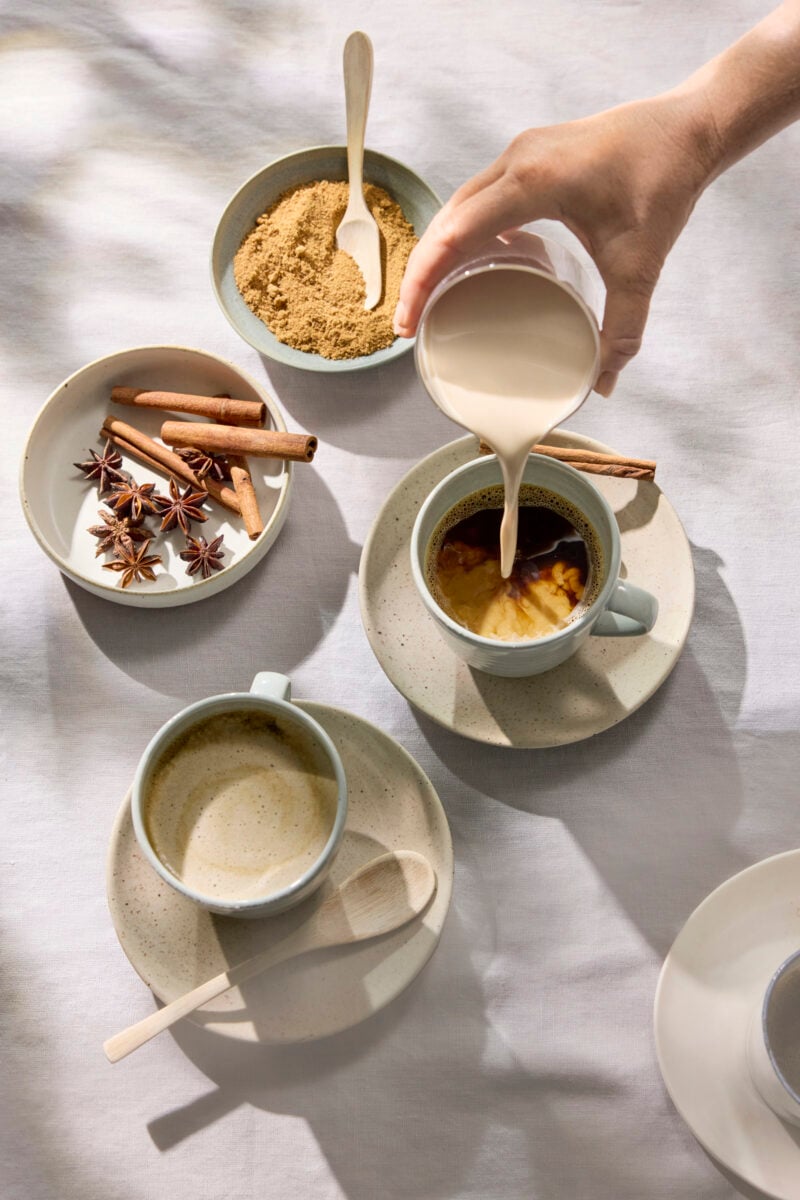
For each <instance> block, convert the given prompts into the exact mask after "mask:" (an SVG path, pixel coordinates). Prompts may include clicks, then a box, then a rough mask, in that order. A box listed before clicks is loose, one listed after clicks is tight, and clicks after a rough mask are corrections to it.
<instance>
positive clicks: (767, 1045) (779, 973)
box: [761, 949, 800, 1108]
mask: <svg viewBox="0 0 800 1200" xmlns="http://www.w3.org/2000/svg"><path fill="white" fill-rule="evenodd" d="M799 960H800V949H798V950H795V951H794V953H793V954H790V955H789V957H788V958H785V959H784V960H783V962H782V963H781V964H780V966H778V967H776V969H775V970H774V971H773V973H772V976H771V978H770V981H769V983H768V984H767V986H766V989H765V991H764V999H763V1001H762V1004H761V1036H762V1038H763V1041H764V1049H765V1050H766V1052H767V1057H768V1058H769V1061H770V1063H771V1064H772V1069H773V1070H774V1072H775V1075H776V1077H777V1079H778V1082H779V1083H780V1084H781V1086H782V1087H783V1089H784V1091H785V1092H786V1094H787V1096H788V1097H789V1099H790V1100H792V1101H793V1102H794V1103H795V1104H796V1105H797V1106H798V1108H800V1093H798V1092H797V1091H796V1090H795V1089H794V1088H793V1087H792V1085H791V1084H790V1083H789V1081H788V1080H787V1078H786V1076H785V1075H784V1073H783V1071H782V1070H781V1068H780V1067H779V1066H778V1063H777V1060H776V1058H775V1054H774V1051H773V1049H772V1043H771V1041H770V1038H769V1033H768V1031H767V1010H768V1008H769V1004H770V1000H771V999H772V993H773V991H774V990H775V986H776V984H777V983H778V981H779V980H780V979H781V978H782V977H783V975H784V974H785V973H786V972H787V971H788V970H790V969H791V968H792V967H793V966H794V965H795V964H796V963H797V962H798V961H799Z"/></svg>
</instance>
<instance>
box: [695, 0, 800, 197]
mask: <svg viewBox="0 0 800 1200" xmlns="http://www.w3.org/2000/svg"><path fill="white" fill-rule="evenodd" d="M671 94H672V95H673V96H675V98H676V99H678V98H680V99H681V100H682V101H687V102H688V103H689V104H690V105H691V106H692V108H693V109H694V112H695V117H696V133H697V140H698V148H699V152H700V153H701V155H702V157H703V158H704V159H705V160H706V162H707V164H708V180H707V182H711V180H712V179H715V178H716V177H717V176H718V175H721V174H722V172H723V171H725V170H727V168H728V167H730V166H732V164H733V163H735V162H737V161H738V160H739V159H740V158H743V157H744V156H745V155H746V154H749V153H750V151H751V150H755V149H756V147H757V146H760V145H761V143H762V142H765V141H766V140H767V139H768V138H770V137H772V136H773V134H776V133H778V132H780V130H781V129H784V128H785V127H786V126H787V125H790V124H791V123H792V122H793V121H795V120H797V119H798V118H800V0H785V3H784V4H782V5H780V7H779V8H776V9H775V10H774V11H773V12H771V13H770V14H769V15H768V16H767V17H765V18H764V20H763V21H761V22H760V23H759V24H758V25H756V26H755V28H754V29H752V30H750V32H749V33H747V34H745V36H744V37H742V38H740V39H739V41H738V42H735V43H734V44H733V45H732V46H730V47H729V48H728V49H727V50H725V51H724V52H723V53H722V54H720V55H718V56H717V57H716V58H714V59H712V60H711V61H710V62H708V63H706V65H705V66H703V67H701V68H700V70H699V71H696V72H695V74H694V75H692V76H690V78H689V79H687V80H686V81H685V83H683V84H681V85H680V86H679V87H678V88H676V89H675V90H674V92H673V93H671Z"/></svg>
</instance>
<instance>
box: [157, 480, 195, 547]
mask: <svg viewBox="0 0 800 1200" xmlns="http://www.w3.org/2000/svg"><path fill="white" fill-rule="evenodd" d="M192 486H193V485H192V484H191V483H189V484H187V485H186V490H185V491H184V493H183V495H181V489H180V484H179V483H178V481H177V479H170V481H169V496H158V497H156V504H157V505H158V509H159V512H160V513H161V516H162V518H163V519H162V521H161V532H162V533H166V532H167V531H168V530H169V529H174V528H175V526H176V525H178V526H180V528H181V529H182V530H183V532H184V534H185V535H186V537H188V536H189V532H190V530H191V527H192V521H207V520H208V514H207V513H204V512H201V511H200V508H199V507H198V505H200V504H202V503H203V501H204V500H206V499H207V498H208V492H195V491H192Z"/></svg>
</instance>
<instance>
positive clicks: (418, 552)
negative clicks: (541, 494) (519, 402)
mask: <svg viewBox="0 0 800 1200" xmlns="http://www.w3.org/2000/svg"><path fill="white" fill-rule="evenodd" d="M531 459H535V460H538V462H537V465H541V464H546V466H545V467H544V470H546V471H547V470H553V471H555V473H556V474H559V473H560V472H564V473H566V474H567V475H571V476H577V477H578V479H579V480H580V482H581V485H586V486H588V487H590V488H592V493H593V498H596V500H597V501H598V502H599V504H600V508H601V510H602V511H603V515H604V516H605V517H606V519H607V520H608V522H609V527H610V528H611V529H613V527H614V525H615V524H616V517H615V516H614V513H613V510H612V508H611V505H610V504H609V503H608V501H607V500H606V498H605V496H604V495H603V494H602V493H601V492H600V491H599V490H598V489H597V488H596V487H594V485H593V484H592V483H591V482H590V481H589V480H587V479H586V478H585V477H584V476H582V475H581V473H580V471H576V470H575V468H574V467H571V466H570V465H569V464H568V463H562V462H559V461H558V460H556V459H552V458H548V457H547V456H546V455H544V454H538V455H537V454H536V453H535V452H533V451H532V452H531V454H530V455H529V457H528V462H527V463H526V466H525V471H526V472H527V470H528V468H529V466H530V462H531ZM497 461H498V459H497V455H496V454H483V455H481V456H480V458H474V459H470V461H469V462H466V463H462V464H461V466H460V467H456V468H455V469H454V470H452V471H450V472H449V474H447V475H445V477H444V479H440V480H439V482H438V483H437V484H436V486H435V487H434V488H432V489H431V491H430V492H429V493H428V495H427V496H426V498H425V500H424V502H423V503H422V505H421V507H420V509H419V512H418V513H417V516H416V520H415V521H414V526H413V529H412V531H411V574H412V577H413V579H414V583H415V584H416V587H417V591H418V592H419V594H420V597H421V598H422V601H423V603H424V604H425V607H426V608H427V609H428V611H429V612H430V613H431V614H432V615H433V616H435V617H436V619H437V620H438V621H441V622H442V624H443V625H445V626H446V627H447V628H448V629H449V630H451V631H452V632H453V633H454V634H456V635H457V636H459V637H461V638H464V637H466V638H468V639H469V641H470V642H472V643H473V644H474V645H476V646H482V647H483V646H485V647H487V648H492V649H497V648H498V647H504V648H507V649H508V650H512V651H514V650H518V649H519V650H522V649H530V648H531V647H532V646H550V645H553V644H554V643H555V642H558V641H559V640H560V639H561V638H563V637H564V636H565V635H566V634H568V633H571V632H573V631H574V630H576V629H583V628H585V626H586V625H587V624H589V623H590V622H593V621H594V620H596V618H597V616H598V615H599V612H602V611H603V610H604V608H605V603H606V601H607V600H608V598H609V597H610V595H611V592H612V591H613V589H614V587H615V585H616V583H617V578H618V575H619V560H620V550H619V545H618V544H617V546H616V548H615V553H614V554H612V556H611V562H609V564H608V566H607V569H606V579H605V581H604V583H603V586H602V587H601V588H600V590H599V591H598V593H597V595H596V596H595V598H594V600H593V601H592V603H591V604H590V605H589V606H588V607H587V608H585V609H584V611H583V612H582V613H581V614H580V616H578V617H576V618H575V620H574V621H569V622H568V623H567V624H566V625H563V626H562V627H561V629H556V630H554V631H553V632H552V633H546V634H543V635H542V636H541V637H534V638H524V639H520V640H519V641H513V642H511V641H508V642H506V641H503V640H502V639H501V638H489V637H485V636H484V635H483V634H480V633H473V631H472V630H471V629H467V627H466V626H465V625H460V624H459V623H458V621H455V620H454V619H453V618H452V617H451V616H449V615H448V614H447V613H446V612H445V611H444V609H443V608H441V607H440V605H439V604H438V603H437V601H436V599H435V598H434V596H433V595H432V594H431V591H430V589H429V587H428V585H427V582H426V580H425V574H424V570H423V569H422V567H421V566H420V559H424V557H425V552H426V551H427V546H425V547H422V548H421V549H420V547H419V542H420V539H421V536H422V526H423V524H424V521H425V518H426V516H427V514H428V513H429V512H430V509H431V507H432V506H433V503H434V501H435V500H436V499H437V497H438V496H439V495H440V494H441V492H442V491H443V490H444V488H445V486H447V485H448V484H449V483H450V482H451V481H452V480H453V479H456V478H458V477H459V476H462V475H467V474H469V473H470V472H472V471H474V470H476V469H478V468H480V467H483V466H484V465H485V464H487V463H492V462H495V463H496V462H497ZM528 482H530V481H529V480H526V479H525V473H523V476H522V483H523V484H524V483H528ZM498 483H502V479H500V480H498ZM533 486H537V485H533ZM541 486H543V487H544V486H546V485H544V484H542V485H541ZM473 490H474V489H473ZM469 494H470V492H469V491H466V492H465V493H464V496H468V495H469ZM463 498H464V497H462V499H463ZM457 503H459V501H458V500H456V501H455V502H454V503H453V504H451V505H450V506H449V507H450V508H453V507H455V504H457ZM570 503H573V502H572V501H570ZM576 507H577V506H576ZM443 515H444V514H443ZM582 515H583V516H584V517H586V520H587V521H589V524H590V525H591V524H592V522H591V520H590V519H589V517H587V516H586V514H585V513H583V514H582ZM440 520H441V518H440ZM598 610H599V611H598Z"/></svg>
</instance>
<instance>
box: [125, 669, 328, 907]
mask: <svg viewBox="0 0 800 1200" xmlns="http://www.w3.org/2000/svg"><path fill="white" fill-rule="evenodd" d="M211 708H213V709H215V710H218V711H219V712H220V713H222V712H225V711H236V710H241V709H244V708H260V709H269V710H274V709H278V710H280V711H281V712H284V713H287V714H288V715H289V717H290V718H292V719H293V720H295V721H296V723H297V724H300V725H303V726H305V728H306V729H307V730H309V731H310V732H312V733H313V734H314V736H315V737H316V739H317V740H318V742H319V743H320V744H321V745H322V748H323V749H324V751H325V753H326V754H327V756H328V759H329V761H330V763H331V765H332V767H333V771H334V776H335V779H336V784H337V796H336V816H335V817H334V821H333V826H332V828H331V832H330V834H329V835H328V839H327V841H326V843H325V845H324V846H323V848H322V850H321V851H320V853H319V855H318V856H317V858H316V859H315V860H314V862H313V863H312V864H311V866H310V867H308V868H307V869H306V870H305V871H304V872H303V874H302V875H300V876H299V877H298V878H297V879H296V880H294V881H293V882H292V883H290V884H287V885H286V886H285V887H282V888H279V889H278V890H277V891H274V892H265V893H264V894H263V895H260V896H256V897H251V898H249V899H247V900H235V899H226V898H225V897H224V896H210V895H208V894H207V893H205V892H201V891H198V890H197V889H196V888H192V887H189V886H188V885H187V884H185V883H184V882H183V880H181V879H180V878H179V877H178V876H177V875H175V874H174V873H173V872H172V871H170V869H169V868H168V867H167V866H166V865H165V864H164V863H163V862H162V860H161V859H160V858H159V856H158V854H156V851H155V848H154V846H153V845H152V843H151V841H150V838H149V837H148V835H147V830H146V827H145V823H144V815H143V808H144V796H143V794H142V793H143V786H142V785H143V781H144V776H145V773H146V771H147V769H148V767H149V765H150V761H151V760H152V759H153V758H154V757H155V756H156V754H157V753H158V751H159V750H163V749H164V748H166V746H167V744H168V743H169V741H170V739H171V738H172V737H174V735H175V733H176V731H177V729H178V727H179V726H180V725H182V724H184V723H185V722H187V721H188V722H189V724H190V725H193V724H196V723H197V721H198V720H200V719H202V715H203V713H204V711H205V710H208V709H211ZM209 715H214V714H212V713H209ZM131 819H132V822H133V829H134V833H135V834H136V840H137V841H138V843H139V846H140V848H141V850H142V853H143V854H144V855H145V857H146V859H147V861H148V862H149V863H150V865H151V866H152V867H153V869H154V870H155V871H156V872H157V873H158V874H159V875H160V876H161V878H162V879H163V880H164V881H165V883H168V884H169V885H170V886H171V887H173V888H174V889H175V890H176V891H178V892H180V893H181V894H182V895H184V896H186V897H187V899H189V900H193V901H194V902H195V903H196V904H200V905H201V906H202V907H203V908H207V909H211V910H212V911H217V912H219V911H220V909H225V910H226V911H227V912H228V913H247V912H253V911H258V910H263V911H264V912H265V913H266V912H268V911H269V910H270V909H272V908H275V907H276V906H277V905H280V907H281V908H284V907H286V906H287V905H286V902H287V901H291V899H292V898H293V897H294V896H296V895H297V894H298V893H300V892H302V891H303V890H304V889H305V888H306V887H307V886H308V884H310V883H311V882H312V881H313V880H314V879H315V878H316V876H317V875H319V873H320V872H321V871H322V870H323V869H324V868H325V866H326V865H327V864H328V863H329V862H330V860H331V858H332V857H333V855H334V854H335V853H336V850H337V848H338V846H339V843H340V842H341V840H342V836H343V834H344V827H345V821H346V820H347V780H346V777H345V773H344V766H343V764H342V760H341V756H340V754H339V751H338V750H337V749H336V746H335V745H334V743H333V741H332V739H331V737H330V735H329V734H328V733H327V732H326V731H325V730H324V729H323V728H322V726H321V725H320V724H319V722H318V721H316V720H314V718H313V717H312V716H310V715H309V714H308V713H306V712H304V711H303V709H301V708H298V706H297V705H296V704H294V703H293V702H292V701H291V700H281V699H278V698H277V697H272V696H260V695H257V694H255V693H253V692H221V693H219V694H218V695H216V696H207V697H206V698H205V699H203V700H197V701H195V703H194V704H189V705H187V707H186V708H182V709H181V710H180V712H177V713H175V715H174V716H172V717H170V718H169V720H168V721H166V722H165V723H164V724H163V725H162V726H161V727H160V728H159V729H158V730H157V731H156V733H155V734H153V736H152V738H151V739H150V741H149V742H148V744H147V746H146V747H145V749H144V751H143V752H142V755H141V757H140V759H139V762H138V764H137V767H136V774H135V775H134V778H133V784H132V786H131Z"/></svg>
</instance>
